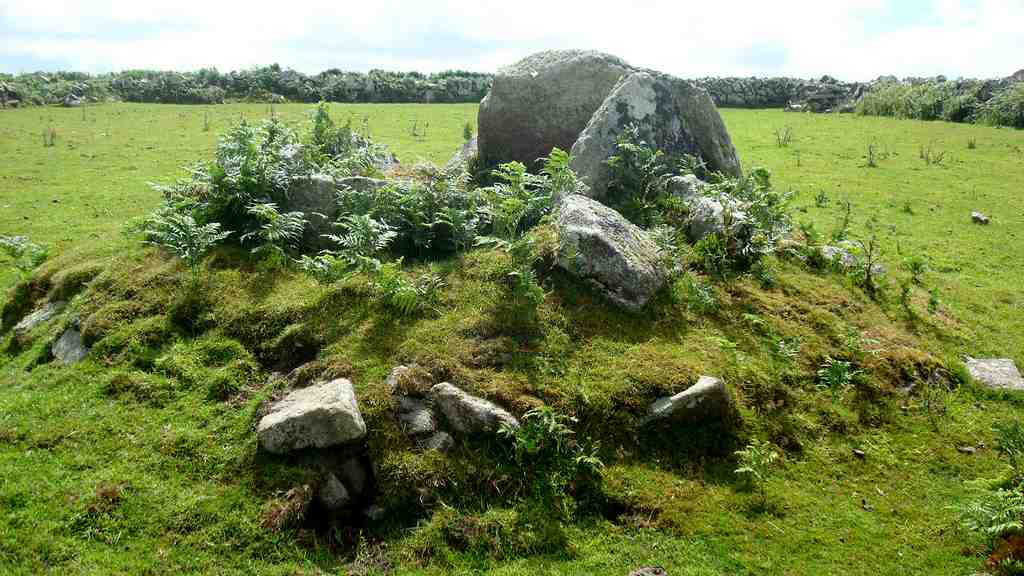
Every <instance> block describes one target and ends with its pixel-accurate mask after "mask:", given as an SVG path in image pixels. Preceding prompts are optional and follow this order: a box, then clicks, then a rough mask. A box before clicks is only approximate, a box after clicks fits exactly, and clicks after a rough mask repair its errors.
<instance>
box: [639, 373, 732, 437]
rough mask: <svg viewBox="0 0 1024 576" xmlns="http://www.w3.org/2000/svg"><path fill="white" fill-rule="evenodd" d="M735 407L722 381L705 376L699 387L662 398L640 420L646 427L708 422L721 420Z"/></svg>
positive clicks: (695, 386) (698, 384) (697, 385)
mask: <svg viewBox="0 0 1024 576" xmlns="http://www.w3.org/2000/svg"><path fill="white" fill-rule="evenodd" d="M731 406H732V395H731V394H729V389H728V388H726V386H725V383H724V382H722V381H721V380H719V379H718V378H713V377H711V376H701V377H700V379H699V380H697V383H696V384H694V385H693V386H690V387H689V388H687V389H686V390H683V391H682V392H680V393H678V394H676V395H674V396H666V397H664V398H658V399H657V400H655V401H654V402H653V403H652V404H651V405H650V407H648V409H647V415H646V416H644V417H643V418H642V419H641V420H640V425H641V426H644V425H646V424H650V423H652V422H658V421H662V420H667V419H669V418H682V419H687V420H707V419H712V418H718V417H721V416H722V415H723V414H725V413H726V412H727V411H728V410H729V409H730V407H731Z"/></svg>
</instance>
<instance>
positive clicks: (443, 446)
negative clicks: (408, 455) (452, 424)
mask: <svg viewBox="0 0 1024 576" xmlns="http://www.w3.org/2000/svg"><path fill="white" fill-rule="evenodd" d="M452 446H455V439H454V438H452V435H451V434H449V433H447V432H445V431H443V430H442V431H440V432H436V433H434V434H433V435H432V436H430V437H429V438H427V439H426V440H424V441H423V449H424V450H428V451H429V450H433V451H434V452H447V451H449V450H451V449H452Z"/></svg>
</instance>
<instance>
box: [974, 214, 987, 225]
mask: <svg viewBox="0 0 1024 576" xmlns="http://www.w3.org/2000/svg"><path fill="white" fill-rule="evenodd" d="M971 221H972V222H974V223H975V224H981V225H982V226H987V225H988V223H989V219H988V216H985V215H984V214H982V213H981V212H971Z"/></svg>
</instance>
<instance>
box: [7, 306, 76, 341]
mask: <svg viewBox="0 0 1024 576" xmlns="http://www.w3.org/2000/svg"><path fill="white" fill-rule="evenodd" d="M66 305H67V302H64V301H62V300H58V301H56V302H47V303H46V304H43V305H42V306H40V307H39V308H36V309H35V310H33V311H32V313H31V314H29V315H28V316H25V317H24V318H22V319H21V322H18V323H17V324H15V325H14V336H15V337H16V338H24V337H25V335H27V334H28V333H29V332H31V331H32V329H34V328H35V327H36V326H39V325H40V324H42V323H43V322H46V321H47V320H49V319H50V318H53V317H54V316H56V315H57V314H59V313H60V311H61V310H63V309H64V306H66Z"/></svg>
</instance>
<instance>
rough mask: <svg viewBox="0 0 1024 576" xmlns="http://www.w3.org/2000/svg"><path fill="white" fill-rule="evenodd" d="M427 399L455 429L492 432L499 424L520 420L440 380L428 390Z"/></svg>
mask: <svg viewBox="0 0 1024 576" xmlns="http://www.w3.org/2000/svg"><path fill="white" fill-rule="evenodd" d="M430 400H431V401H432V402H433V403H434V406H435V407H436V408H437V409H438V410H439V411H440V412H441V414H443V415H444V417H445V420H447V421H448V424H449V425H451V427H452V428H453V429H454V430H455V431H456V432H461V433H463V434H466V433H474V432H494V431H496V430H498V428H500V427H501V425H502V424H508V425H510V426H519V421H518V420H516V417H515V416H513V415H512V414H509V413H508V412H507V411H506V410H505V409H504V408H502V407H501V406H498V405H497V404H495V403H494V402H491V401H490V400H485V399H483V398H479V397H477V396H473V395H471V394H469V393H467V392H465V391H463V390H461V389H459V388H458V387H456V386H454V385H452V384H450V383H448V382H442V383H440V384H437V385H435V386H434V387H433V388H431V389H430Z"/></svg>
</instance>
